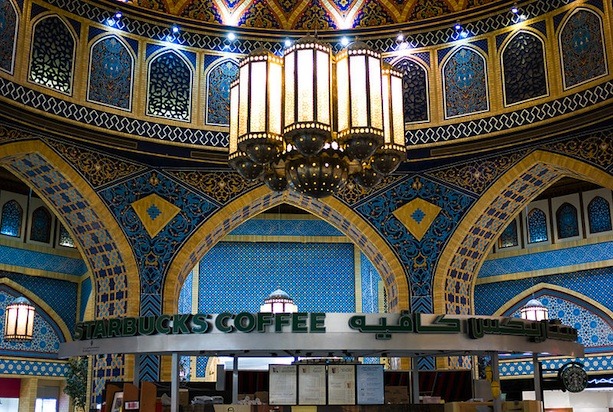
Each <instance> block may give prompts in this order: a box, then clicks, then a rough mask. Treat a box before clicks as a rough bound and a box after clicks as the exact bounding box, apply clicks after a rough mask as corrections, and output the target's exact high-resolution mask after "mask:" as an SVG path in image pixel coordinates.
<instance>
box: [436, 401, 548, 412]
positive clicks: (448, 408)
mask: <svg viewBox="0 0 613 412" xmlns="http://www.w3.org/2000/svg"><path fill="white" fill-rule="evenodd" d="M444 406H445V410H444V412H492V411H493V410H494V403H493V402H449V403H446V404H445V405H444ZM502 412H543V403H542V402H539V401H532V400H529V401H508V402H502Z"/></svg>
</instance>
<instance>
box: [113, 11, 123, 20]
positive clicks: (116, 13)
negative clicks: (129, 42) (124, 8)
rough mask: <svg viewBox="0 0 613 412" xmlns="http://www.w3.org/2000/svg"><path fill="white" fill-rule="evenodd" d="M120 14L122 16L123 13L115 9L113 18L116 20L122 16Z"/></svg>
mask: <svg viewBox="0 0 613 412" xmlns="http://www.w3.org/2000/svg"><path fill="white" fill-rule="evenodd" d="M122 16H123V13H122V12H121V11H119V10H117V11H116V12H115V18H116V19H117V20H119V19H121V17H122Z"/></svg>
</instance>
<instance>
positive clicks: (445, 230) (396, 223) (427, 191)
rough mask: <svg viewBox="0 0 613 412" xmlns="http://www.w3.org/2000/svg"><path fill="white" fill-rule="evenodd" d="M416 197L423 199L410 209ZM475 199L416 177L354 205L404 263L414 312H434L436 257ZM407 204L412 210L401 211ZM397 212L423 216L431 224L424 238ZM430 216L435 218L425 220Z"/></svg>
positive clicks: (415, 219)
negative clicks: (412, 230)
mask: <svg viewBox="0 0 613 412" xmlns="http://www.w3.org/2000/svg"><path fill="white" fill-rule="evenodd" d="M415 199H421V200H423V202H422V201H418V202H419V203H416V204H413V206H415V207H414V208H411V204H410V202H412V201H414V200H415ZM473 202H474V199H472V198H470V197H469V196H467V195H465V194H463V193H461V192H459V191H456V190H454V189H452V188H450V187H447V186H446V185H444V184H440V183H435V182H433V181H431V180H429V179H426V178H424V177H421V178H419V177H415V178H414V179H411V178H405V179H403V180H401V181H400V182H399V183H397V184H396V185H394V186H392V187H390V188H388V190H387V191H385V192H384V193H381V194H379V196H377V197H376V198H372V199H368V200H367V201H365V202H363V203H362V204H360V205H358V206H357V207H356V208H355V210H356V211H357V212H358V213H360V214H361V215H362V217H364V218H365V219H366V220H367V221H369V222H370V223H371V225H373V226H374V227H376V228H377V229H378V231H379V232H380V233H381V234H382V235H383V237H384V238H385V239H387V242H388V243H390V245H391V247H392V249H393V250H394V251H395V253H396V254H397V256H398V258H399V259H400V261H401V262H402V264H403V266H404V268H405V271H406V276H408V281H409V288H410V291H411V307H410V309H411V311H412V312H421V313H432V311H433V301H432V280H433V279H432V273H433V272H434V268H435V265H436V262H437V259H438V257H439V255H440V252H441V250H442V249H443V248H444V246H445V244H446V242H447V239H448V238H449V237H450V236H451V234H452V233H453V229H454V228H455V227H456V226H457V225H458V223H459V221H460V220H461V218H462V216H463V215H464V214H465V213H466V211H467V210H468V208H469V207H470V206H471V204H472V203H473ZM407 204H409V206H407V207H409V209H408V210H410V213H408V214H407V213H404V212H402V211H400V212H398V211H399V210H400V209H401V208H402V207H404V206H405V205H407ZM428 204H429V205H430V206H427V205H428ZM417 206H419V207H417ZM437 208H441V209H442V208H444V210H445V213H438V212H437V210H436V209H437ZM418 210H419V211H421V212H422V213H419V212H418ZM439 210H440V209H439ZM397 213H400V214H401V215H405V214H406V215H407V217H406V220H407V221H408V220H411V219H413V220H414V221H415V222H417V221H418V218H421V219H424V220H422V223H430V224H429V225H428V227H427V228H426V230H425V234H423V235H422V237H421V239H418V238H417V237H416V236H414V235H413V234H412V233H411V232H410V231H409V230H408V229H407V227H406V226H405V225H404V224H403V223H402V222H401V221H400V220H399V218H398V216H397ZM428 215H429V216H430V218H432V217H434V219H433V220H432V221H430V220H425V219H426V216H428ZM411 225H413V224H411ZM415 225H417V223H415ZM422 231H423V229H422V230H421V231H419V232H418V234H420V233H421V232H422ZM464 296H468V294H466V295H464Z"/></svg>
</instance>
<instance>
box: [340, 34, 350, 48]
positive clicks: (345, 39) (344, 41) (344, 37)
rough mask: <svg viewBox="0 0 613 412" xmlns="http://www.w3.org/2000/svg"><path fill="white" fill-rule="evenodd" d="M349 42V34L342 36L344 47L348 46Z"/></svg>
mask: <svg viewBox="0 0 613 412" xmlns="http://www.w3.org/2000/svg"><path fill="white" fill-rule="evenodd" d="M348 44H349V38H348V37H347V36H343V37H341V45H342V46H343V47H345V46H347V45H348Z"/></svg>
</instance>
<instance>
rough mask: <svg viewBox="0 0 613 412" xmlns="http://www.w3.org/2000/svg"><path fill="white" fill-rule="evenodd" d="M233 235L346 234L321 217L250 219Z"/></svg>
mask: <svg viewBox="0 0 613 412" xmlns="http://www.w3.org/2000/svg"><path fill="white" fill-rule="evenodd" d="M230 234H231V235H259V236H344V235H343V233H341V232H340V231H339V230H338V229H336V228H335V227H334V226H332V225H331V224H329V223H327V222H325V221H323V220H320V219H283V220H281V219H279V220H277V219H257V218H255V219H249V220H248V221H246V222H245V223H243V224H241V225H240V226H239V227H237V228H236V229H234V230H233V231H232V232H231V233H230Z"/></svg>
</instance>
